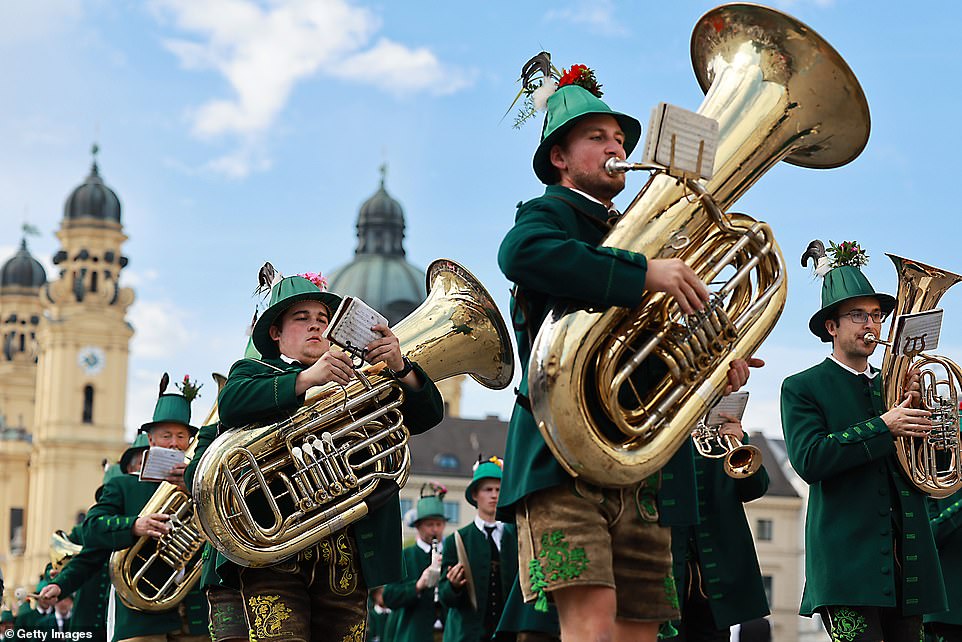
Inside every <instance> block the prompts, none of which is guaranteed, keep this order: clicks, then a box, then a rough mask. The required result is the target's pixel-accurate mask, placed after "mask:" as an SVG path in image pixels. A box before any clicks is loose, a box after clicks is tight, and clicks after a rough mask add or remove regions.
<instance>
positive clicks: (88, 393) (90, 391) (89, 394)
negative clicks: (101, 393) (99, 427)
mask: <svg viewBox="0 0 962 642" xmlns="http://www.w3.org/2000/svg"><path fill="white" fill-rule="evenodd" d="M83 422H84V423H85V424H92V423H93V422H94V387H93V386H84V414H83Z"/></svg>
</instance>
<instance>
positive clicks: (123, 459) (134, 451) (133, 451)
mask: <svg viewBox="0 0 962 642" xmlns="http://www.w3.org/2000/svg"><path fill="white" fill-rule="evenodd" d="M148 448H150V446H136V447H134V448H128V449H127V450H125V451H124V454H122V455H121V456H120V461H119V462H118V463H119V464H120V472H122V473H124V474H127V465H128V464H129V463H130V461H131V460H132V459H133V458H134V457H136V456H138V455H139V454H140V453H143V452H144V451H145V450H147V449H148Z"/></svg>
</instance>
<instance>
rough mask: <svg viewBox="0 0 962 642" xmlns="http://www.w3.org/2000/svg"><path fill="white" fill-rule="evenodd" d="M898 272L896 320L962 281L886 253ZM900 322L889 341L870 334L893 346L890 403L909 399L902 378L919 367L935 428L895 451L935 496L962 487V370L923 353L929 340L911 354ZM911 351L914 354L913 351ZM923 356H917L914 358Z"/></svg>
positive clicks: (888, 369) (886, 390) (886, 363)
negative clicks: (900, 339)
mask: <svg viewBox="0 0 962 642" xmlns="http://www.w3.org/2000/svg"><path fill="white" fill-rule="evenodd" d="M886 256H888V257H889V258H890V259H892V263H894V264H895V271H896V272H897V273H898V280H899V286H898V292H897V293H896V295H895V299H896V302H895V310H894V311H893V319H894V318H897V317H898V316H899V315H902V314H910V313H913V312H924V311H926V310H932V309H934V308H935V307H936V305H937V304H938V302H939V299H941V298H942V295H943V294H945V292H946V290H948V289H949V288H950V287H952V286H953V285H955V284H956V283H958V282H959V281H962V276H959V275H958V274H953V273H951V272H947V271H945V270H942V269H939V268H936V267H932V266H931V265H926V264H925V263H920V262H919V261H913V260H912V259H906V258H903V257H901V256H896V255H895V254H887V255H886ZM895 331H896V328H895V323H894V322H893V323H892V327H891V329H890V330H889V340H888V341H880V340H878V339H877V338H876V337H874V336H873V335H872V334H871V333H869V334H866V335H865V340H866V341H875V342H876V343H881V344H883V345H885V346H888V347H887V348H886V350H885V356H884V357H883V358H882V374H883V376H884V377H885V378H884V379H883V381H882V385H883V389H882V397H883V400H884V402H885V407H886V408H892V407H894V406H896V405H898V404H899V403H901V402H902V400H903V399H904V390H903V383H904V381H905V375H906V373H908V371H909V369H910V368H914V369H916V370H918V371H919V379H920V383H921V388H922V389H921V393H922V399H921V404H920V406H919V407H920V408H923V409H925V410H928V411H929V412H931V413H932V416H931V420H932V430H931V432H930V433H929V435H928V436H927V437H897V438H896V440H895V452H896V455H897V456H898V460H899V465H901V467H902V471H903V472H904V473H905V476H906V477H907V478H908V480H909V481H910V482H912V484H914V485H915V487H916V488H918V489H919V490H920V491H922V492H923V493H926V494H928V495H930V496H931V497H934V498H936V499H941V498H943V497H948V496H949V495H951V494H952V493H954V492H955V491H957V490H959V489H960V488H962V469H960V467H959V464H960V459H959V456H960V454H962V453H960V450H959V449H960V447H962V446H960V435H959V390H960V385H962V370H960V369H959V366H958V365H957V364H956V363H955V362H954V361H952V360H951V359H947V358H945V357H942V356H938V355H929V354H925V353H923V352H921V350H924V344H923V345H921V346H918V347H917V349H915V350H911V351H910V352H909V354H906V351H904V350H902V349H900V348H899V347H898V346H892V342H893V341H894V340H895ZM910 355H911V356H910ZM916 356H918V357H919V358H918V359H916V358H915V357H916Z"/></svg>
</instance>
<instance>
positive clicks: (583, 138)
mask: <svg viewBox="0 0 962 642" xmlns="http://www.w3.org/2000/svg"><path fill="white" fill-rule="evenodd" d="M542 55H545V54H542ZM545 70H546V71H545V72H544V77H543V82H542V89H539V90H538V92H536V94H535V95H534V100H535V101H539V100H544V96H543V95H542V96H539V95H538V93H540V92H543V91H544V88H549V89H550V88H553V87H554V86H555V79H554V78H553V77H552V75H551V73H550V71H549V70H550V62H546V64H545ZM557 84H558V85H560V86H558V87H557V90H556V91H554V93H551V94H550V96H549V97H548V98H547V100H546V109H547V116H546V120H545V125H544V130H543V133H542V137H541V143H540V145H539V146H538V148H537V150H536V151H535V154H534V161H533V165H534V172H535V174H536V175H537V177H538V179H539V180H540V181H541V182H542V183H544V184H545V185H546V186H547V188H546V190H545V193H544V195H543V196H540V197H538V198H535V199H533V200H530V201H528V202H526V203H524V204H522V205H520V206H519V208H518V211H517V213H516V215H515V224H514V227H513V228H512V229H511V230H510V231H508V233H507V235H506V236H505V238H504V240H503V241H502V243H501V248H500V250H499V253H498V264H499V265H500V267H501V270H502V272H504V274H505V276H506V277H507V278H508V280H510V281H513V282H514V284H515V290H514V294H513V297H512V301H511V312H512V316H513V319H514V325H515V328H516V329H517V330H516V332H517V335H516V336H517V342H518V353H519V357H520V360H521V367H522V369H523V376H522V379H521V385H520V389H519V392H518V397H517V401H516V404H515V407H514V411H513V413H512V415H511V423H510V427H509V430H508V438H507V447H506V452H505V469H504V477H503V479H502V486H501V495H500V500H499V508H500V509H502V510H505V511H507V512H508V513H509V514H510V513H513V514H514V516H515V518H516V520H517V523H518V540H519V542H520V543H521V544H520V550H519V557H520V560H519V568H520V569H522V572H521V586H522V590H523V593H524V598H525V601H526V602H531V601H536V603H537V604H539V605H541V608H542V609H544V608H546V607H545V605H546V603H547V596H548V594H549V593H550V595H551V597H552V598H553V599H554V602H555V604H556V605H557V607H558V613H559V616H560V620H561V635H562V638H563V639H571V640H593V639H619V640H650V641H654V640H655V636H656V634H657V631H658V627H659V623H660V622H662V621H665V620H668V619H672V618H676V617H677V616H678V607H677V596H676V594H675V590H674V587H673V582H672V574H671V556H670V551H669V547H670V543H669V529H668V528H667V527H664V526H661V525H659V523H658V510H657V508H655V506H654V502H655V497H656V494H657V492H658V487H659V476H658V475H654V476H652V477H651V478H649V479H646V480H643V481H641V482H640V483H636V484H634V485H633V486H629V487H626V488H602V487H597V486H592V485H589V484H586V483H583V482H582V481H581V480H577V481H576V480H575V479H574V478H572V477H571V476H570V475H569V474H568V473H566V472H565V469H564V468H563V467H562V465H561V463H559V461H558V460H557V459H556V457H555V455H554V454H553V453H552V451H551V450H550V448H549V446H548V445H547V443H546V442H545V440H544V438H543V437H542V435H541V433H540V432H539V430H538V427H537V425H536V423H535V420H534V417H533V415H532V414H531V402H530V400H529V398H528V396H527V395H528V366H529V357H530V353H531V345H532V342H533V340H534V338H535V335H536V333H537V332H538V329H539V327H540V326H541V324H542V322H543V321H544V319H545V317H546V315H547V314H548V312H549V310H551V308H552V307H553V306H554V305H555V304H561V303H564V302H565V301H572V302H574V303H575V305H577V306H580V307H596V308H608V307H612V306H624V307H634V306H637V305H638V304H639V303H640V302H641V299H642V295H643V294H644V293H645V291H646V290H647V291H652V290H654V291H658V292H666V293H668V294H669V295H671V296H672V297H674V299H675V300H676V301H677V302H678V305H679V306H680V307H681V309H682V310H683V311H684V312H685V313H686V314H688V313H692V312H695V311H698V310H701V309H703V307H704V303H705V302H706V301H707V300H708V298H709V294H708V288H707V287H706V286H705V284H704V283H703V282H702V281H701V280H700V279H699V278H698V276H697V274H696V273H695V272H694V271H693V270H692V269H691V268H690V267H689V266H688V265H686V264H685V263H684V262H683V261H682V260H680V259H656V258H647V257H645V256H643V255H641V254H637V253H634V252H630V251H626V250H621V249H617V248H611V247H603V246H600V245H599V243H600V242H601V240H602V239H603V238H604V236H605V234H606V233H607V232H608V230H609V229H610V224H609V221H610V220H611V219H612V217H613V216H614V217H616V216H617V211H616V210H615V209H614V205H613V203H612V199H614V198H615V196H617V195H618V194H619V193H620V192H621V191H622V190H623V189H624V187H625V176H624V174H617V173H616V174H614V175H609V174H608V173H607V172H606V171H605V162H606V161H608V160H609V159H612V158H618V159H624V158H625V157H626V156H627V155H628V154H629V153H631V151H632V150H633V149H634V148H635V145H637V143H638V140H639V138H640V136H641V125H640V123H639V122H638V121H637V120H636V119H634V118H632V117H631V116H628V115H626V114H621V113H618V112H615V111H613V110H611V109H610V108H609V107H608V105H606V104H605V103H604V102H602V101H601V100H600V95H601V92H600V90H599V85H598V83H597V81H596V80H595V77H594V72H592V71H591V70H590V69H588V68H586V67H584V66H582V65H576V66H574V67H572V69H571V70H570V71H568V72H567V73H565V74H564V76H563V77H562V78H561V79H560V82H559V83H557ZM753 361H754V360H753ZM748 365H749V364H747V363H746V362H745V361H744V360H737V361H735V362H733V363H732V364H731V367H730V370H729V372H728V382H729V387H730V390H737V389H738V388H739V387H741V386H742V385H743V384H744V383H745V382H746V381H747V379H748ZM751 365H760V362H759V363H754V362H753V363H752V364H751ZM640 370H641V371H644V370H645V366H643V367H642V368H641V369H640ZM647 374H653V373H647ZM647 374H645V375H642V377H639V378H638V380H637V385H638V386H639V387H640V388H641V389H642V392H644V391H645V390H646V389H647V386H646V384H645V381H643V380H642V378H644V377H645V376H647ZM650 385H651V384H648V386H650ZM565 420H566V421H570V422H575V423H577V422H578V421H579V418H578V417H567V418H566V419H565ZM688 448H689V446H685V447H683V449H682V451H681V452H682V453H683V456H690V452H691V451H690V450H689V449H688ZM689 474H690V464H689ZM639 504H644V508H642V507H641V506H640V505H639ZM612 559H614V560H616V562H615V563H614V564H613V563H612ZM559 560H563V561H559ZM529 569H530V572H529ZM615 586H617V587H618V590H617V594H616V591H615V588H614V587H615ZM666 587H667V590H666Z"/></svg>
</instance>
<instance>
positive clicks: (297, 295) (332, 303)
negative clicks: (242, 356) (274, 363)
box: [251, 276, 341, 359]
mask: <svg viewBox="0 0 962 642" xmlns="http://www.w3.org/2000/svg"><path fill="white" fill-rule="evenodd" d="M305 300H311V301H320V302H321V303H323V304H324V305H326V306H327V307H328V309H329V310H330V312H331V314H334V311H335V310H337V306H339V305H341V297H339V296H338V295H336V294H334V293H333V292H322V291H321V289H320V288H319V287H317V286H316V285H314V284H313V283H312V282H310V281H308V280H307V279H305V278H304V277H302V276H289V277H287V278H285V279H281V280H280V281H279V282H277V284H275V285H274V287H272V288H271V302H270V306H269V307H268V308H267V309H266V310H264V314H262V315H261V316H260V318H259V319H257V323H255V324H254V331H253V332H252V333H251V340H253V342H254V347H255V348H257V350H258V351H260V353H261V354H262V355H263V356H265V357H267V358H268V359H276V358H277V357H278V356H280V350H278V348H277V342H276V341H274V339H271V335H270V328H271V326H272V325H274V321H276V320H277V317H279V316H280V315H281V314H282V313H283V312H284V311H285V310H287V308H289V307H291V306H292V305H294V304H295V303H297V302H298V301H305Z"/></svg>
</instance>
